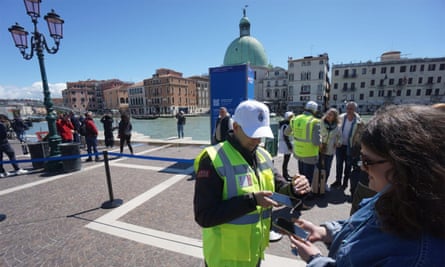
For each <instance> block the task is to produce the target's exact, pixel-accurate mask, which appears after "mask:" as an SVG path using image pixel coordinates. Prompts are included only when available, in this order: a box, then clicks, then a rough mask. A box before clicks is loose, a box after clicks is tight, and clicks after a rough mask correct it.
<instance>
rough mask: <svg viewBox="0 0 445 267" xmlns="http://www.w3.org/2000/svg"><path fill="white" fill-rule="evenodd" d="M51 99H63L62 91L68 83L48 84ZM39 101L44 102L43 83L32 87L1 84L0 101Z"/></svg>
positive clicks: (36, 83) (37, 83)
mask: <svg viewBox="0 0 445 267" xmlns="http://www.w3.org/2000/svg"><path fill="white" fill-rule="evenodd" d="M48 87H49V92H50V94H51V98H61V97H62V90H64V89H66V83H50V84H48ZM22 98H26V99H39V100H43V98H44V95H43V85H42V82H35V83H33V84H32V85H31V86H24V87H19V86H15V85H1V84H0V99H22Z"/></svg>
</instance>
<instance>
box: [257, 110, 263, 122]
mask: <svg viewBox="0 0 445 267" xmlns="http://www.w3.org/2000/svg"><path fill="white" fill-rule="evenodd" d="M263 120H264V112H263V111H260V113H259V114H258V121H260V122H263Z"/></svg>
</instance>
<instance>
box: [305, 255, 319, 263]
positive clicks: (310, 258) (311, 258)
mask: <svg viewBox="0 0 445 267" xmlns="http://www.w3.org/2000/svg"><path fill="white" fill-rule="evenodd" d="M321 256H322V255H321V254H320V253H317V254H314V255H311V256H309V259H308V260H307V261H306V263H307V264H309V263H311V261H313V260H314V259H315V258H318V257H321Z"/></svg>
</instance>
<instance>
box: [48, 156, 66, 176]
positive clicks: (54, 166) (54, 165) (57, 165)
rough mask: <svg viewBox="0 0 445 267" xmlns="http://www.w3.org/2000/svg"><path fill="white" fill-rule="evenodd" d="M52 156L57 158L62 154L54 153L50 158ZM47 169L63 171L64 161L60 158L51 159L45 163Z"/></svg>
mask: <svg viewBox="0 0 445 267" xmlns="http://www.w3.org/2000/svg"><path fill="white" fill-rule="evenodd" d="M52 157H54V158H57V157H60V155H54V156H50V157H49V159H51V158H52ZM45 171H47V172H62V171H63V163H62V161H60V160H49V161H48V162H46V164H45Z"/></svg>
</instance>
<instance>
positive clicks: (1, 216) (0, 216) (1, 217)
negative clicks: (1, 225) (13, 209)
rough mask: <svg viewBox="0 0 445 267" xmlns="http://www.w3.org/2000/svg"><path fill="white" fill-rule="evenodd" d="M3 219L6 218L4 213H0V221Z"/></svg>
mask: <svg viewBox="0 0 445 267" xmlns="http://www.w3.org/2000/svg"><path fill="white" fill-rule="evenodd" d="M4 219H6V215H5V214H0V222H1V221H3V220H4Z"/></svg>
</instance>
